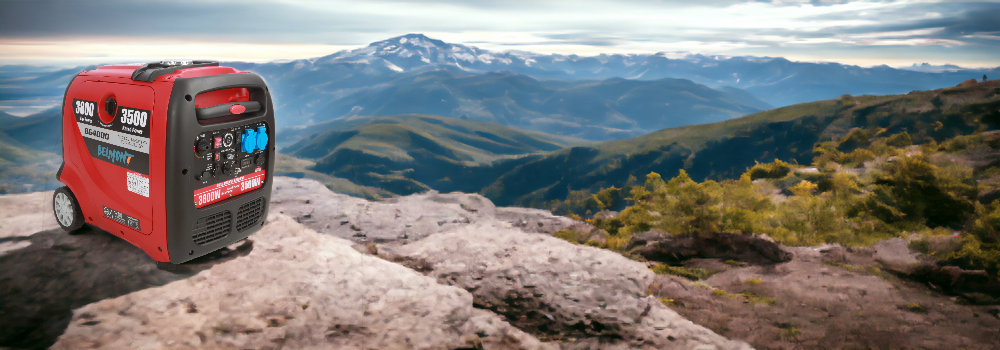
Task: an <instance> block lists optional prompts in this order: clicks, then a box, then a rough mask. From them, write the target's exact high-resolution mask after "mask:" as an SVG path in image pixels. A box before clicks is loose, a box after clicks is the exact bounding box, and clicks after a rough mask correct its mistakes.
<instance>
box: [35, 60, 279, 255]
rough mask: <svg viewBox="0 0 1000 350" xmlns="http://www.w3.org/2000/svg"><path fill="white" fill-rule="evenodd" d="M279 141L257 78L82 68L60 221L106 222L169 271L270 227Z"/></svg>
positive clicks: (181, 64) (209, 67)
mask: <svg viewBox="0 0 1000 350" xmlns="http://www.w3.org/2000/svg"><path fill="white" fill-rule="evenodd" d="M273 140H274V110H273V109H272V104H271V95H270V93H269V92H268V88H267V85H266V84H265V83H264V80H263V79H262V78H261V77H260V76H259V75H257V74H254V73H249V72H243V71H239V70H237V69H235V68H230V67H223V66H219V63H218V62H212V61H161V62H156V63H148V64H144V65H138V64H137V65H112V66H102V67H99V68H97V69H94V70H89V71H84V72H81V73H79V74H77V75H76V77H74V78H73V80H72V81H70V83H69V86H68V87H67V88H66V95H65V97H64V100H63V108H62V150H63V164H62V166H60V168H59V172H58V173H57V174H56V177H57V178H58V179H59V181H61V182H62V183H63V184H65V185H66V186H64V187H61V188H59V189H57V190H56V192H55V194H54V197H53V210H54V212H55V216H56V221H58V222H59V225H60V226H61V227H62V228H63V229H65V230H67V231H73V230H76V229H79V228H80V227H82V226H83V225H84V224H85V223H86V224H89V225H92V226H95V227H98V228H100V229H102V230H105V231H107V232H110V233H111V234H113V235H115V236H118V237H121V238H123V239H125V240H126V241H128V242H130V243H132V244H133V245H135V246H137V247H139V248H140V249H142V250H143V251H145V252H146V254H148V255H149V256H150V257H151V258H153V260H155V261H156V262H157V267H159V268H161V269H167V270H169V269H173V268H175V267H176V266H177V265H176V264H180V263H183V262H186V261H189V260H191V259H194V258H197V257H200V256H203V255H205V254H208V253H211V252H213V251H216V250H218V249H221V248H223V247H226V246H228V245H231V244H233V243H235V242H237V241H240V240H242V239H244V238H246V237H247V236H249V235H250V234H251V233H254V232H256V231H257V230H259V229H260V227H261V226H263V224H264V219H265V218H266V216H267V206H268V202H269V200H270V198H271V183H272V176H273V173H274V172H273V171H272V167H273V165H274V146H273V144H274V142H272V141H273Z"/></svg>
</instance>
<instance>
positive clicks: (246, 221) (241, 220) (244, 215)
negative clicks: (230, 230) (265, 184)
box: [236, 197, 264, 231]
mask: <svg viewBox="0 0 1000 350" xmlns="http://www.w3.org/2000/svg"><path fill="white" fill-rule="evenodd" d="M263 212H264V197H260V198H257V199H254V200H252V201H250V202H247V203H246V204H244V205H241V206H240V210H239V211H238V212H237V213H236V230H237V231H243V230H245V229H247V227H250V226H253V225H254V224H256V223H257V221H258V220H260V214H261V213H263Z"/></svg>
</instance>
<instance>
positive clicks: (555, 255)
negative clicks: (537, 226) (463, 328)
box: [379, 221, 750, 349]
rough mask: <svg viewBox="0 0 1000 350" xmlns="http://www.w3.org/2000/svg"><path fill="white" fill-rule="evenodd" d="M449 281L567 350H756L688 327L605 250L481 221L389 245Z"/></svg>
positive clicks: (636, 266) (391, 251)
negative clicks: (624, 349)
mask: <svg viewBox="0 0 1000 350" xmlns="http://www.w3.org/2000/svg"><path fill="white" fill-rule="evenodd" d="M379 254H380V255H385V256H387V257H390V259H391V258H392V257H399V256H401V257H405V259H408V260H409V261H410V262H411V263H416V264H418V265H421V266H423V267H424V270H425V271H426V273H427V274H428V275H430V276H433V277H435V278H437V280H438V281H439V282H441V283H444V284H448V285H455V286H458V287H461V288H464V289H466V290H468V291H470V292H471V293H472V295H473V296H474V297H475V302H476V304H477V306H478V307H481V308H485V309H489V310H492V311H495V312H497V313H499V314H502V315H504V316H505V318H506V319H507V320H508V322H511V323H512V324H514V325H515V326H517V327H518V328H521V329H522V330H526V331H528V332H529V333H532V334H534V335H536V336H538V337H540V338H541V339H543V340H544V339H549V340H559V341H562V342H567V343H566V344H565V345H564V347H563V348H593V349H608V348H635V347H639V348H643V349H749V348H750V347H749V345H747V344H746V343H742V342H739V341H732V340H729V339H726V338H724V337H722V336H719V335H717V334H715V333H714V332H712V331H711V330H708V329H706V328H704V327H702V326H699V325H696V324H694V323H692V322H691V321H688V320H687V319H685V318H684V317H682V316H680V315H678V314H677V313H675V312H674V311H672V310H671V309H670V308H668V307H666V306H664V305H663V304H662V303H661V302H660V301H659V300H658V299H656V298H654V297H651V296H648V295H647V290H648V288H649V285H650V283H651V282H652V281H653V279H654V274H653V273H652V272H650V271H649V270H648V269H647V268H646V267H645V265H644V264H642V263H639V262H635V261H632V260H629V259H626V258H624V257H622V256H621V255H619V254H617V253H614V252H611V251H608V250H603V249H598V248H593V247H588V246H583V245H574V244H571V243H568V242H566V241H563V240H561V239H557V238H553V237H551V236H548V235H542V234H532V233H525V232H523V231H521V230H519V229H514V228H511V227H510V226H509V225H508V224H507V223H505V222H501V221H494V222H481V223H478V224H475V225H469V226H466V227H461V228H457V229H456V230H454V231H452V232H448V233H441V234H437V235H433V236H430V237H427V238H425V239H423V240H421V241H418V242H415V243H409V244H405V245H401V244H390V245H386V246H383V247H380V251H379Z"/></svg>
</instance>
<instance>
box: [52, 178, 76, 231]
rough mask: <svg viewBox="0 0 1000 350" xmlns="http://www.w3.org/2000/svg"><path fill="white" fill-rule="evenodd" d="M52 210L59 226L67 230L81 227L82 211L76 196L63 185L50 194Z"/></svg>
mask: <svg viewBox="0 0 1000 350" xmlns="http://www.w3.org/2000/svg"><path fill="white" fill-rule="evenodd" d="M52 212H53V213H54V214H55V216H56V222H58V223H59V227H62V229H63V230H66V231H67V232H73V231H76V230H78V229H80V228H81V227H83V211H81V210H80V202H77V201H76V196H74V195H73V192H72V191H70V190H69V187H66V186H63V187H60V188H57V189H56V192H55V194H53V195H52Z"/></svg>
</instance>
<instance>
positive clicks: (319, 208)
mask: <svg viewBox="0 0 1000 350" xmlns="http://www.w3.org/2000/svg"><path fill="white" fill-rule="evenodd" d="M270 210H271V211H273V212H278V213H283V214H285V215H288V216H290V217H292V218H294V219H295V220H296V221H298V222H300V223H302V224H303V225H306V226H307V227H309V228H311V229H313V230H316V231H317V232H320V233H326V234H330V235H333V236H336V237H341V238H347V239H351V240H354V241H355V242H373V243H383V242H391V241H397V240H404V241H415V240H419V239H421V238H424V237H427V236H428V235H431V234H434V233H437V232H442V231H447V230H450V229H453V228H455V227H461V226H465V225H468V224H470V223H473V222H477V221H482V220H500V221H503V222H507V223H510V224H511V225H513V226H516V227H519V228H521V229H522V230H524V231H526V232H544V233H554V232H556V231H559V230H561V229H564V228H569V227H574V228H579V229H581V230H583V231H589V230H590V226H589V225H587V224H584V223H580V222H577V221H574V220H572V219H570V218H567V217H563V216H554V215H552V213H550V212H547V211H544V210H539V209H530V208H497V207H496V206H495V205H493V202H491V201H490V200H489V199H487V198H485V197H483V196H481V195H478V194H468V193H457V192H456V193H447V194H443V193H438V192H436V191H429V192H427V193H422V194H414V195H409V196H406V197H395V198H389V199H385V200H383V201H380V202H371V201H367V200H364V199H360V198H354V197H350V196H347V195H342V194H337V193H333V192H331V191H330V190H329V189H327V188H326V186H324V185H323V184H322V183H319V182H317V181H313V180H309V179H295V178H290V177H283V176H278V177H275V178H274V195H273V196H272V198H271V209H270Z"/></svg>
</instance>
